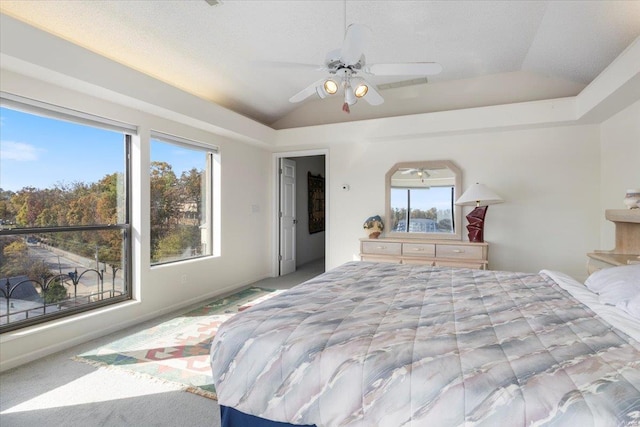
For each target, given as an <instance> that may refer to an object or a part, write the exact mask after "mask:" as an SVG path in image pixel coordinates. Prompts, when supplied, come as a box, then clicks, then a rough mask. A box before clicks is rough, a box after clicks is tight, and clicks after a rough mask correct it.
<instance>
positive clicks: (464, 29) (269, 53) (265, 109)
mask: <svg viewBox="0 0 640 427" xmlns="http://www.w3.org/2000/svg"><path fill="white" fill-rule="evenodd" d="M0 10H1V11H2V13H5V14H7V15H9V16H12V17H14V18H16V19H19V20H22V21H24V22H27V23H29V24H31V25H33V26H35V27H38V28H40V29H43V30H45V31H47V32H50V33H53V34H55V35H57V36H60V37H62V38H64V39H66V40H69V41H71V42H73V43H75V44H78V45H80V46H83V47H85V48H87V49H89V50H91V51H94V52H96V53H99V54H101V55H103V56H106V57H108V58H111V59H113V60H115V61H117V62H120V63H122V64H125V65H127V66H129V67H131V68H134V69H136V70H138V71H141V72H143V73H146V74H148V75H150V76H153V77H155V78H157V79H159V80H162V81H164V82H166V83H169V84H171V85H173V86H176V87H178V88H180V89H183V90H185V91H186V92H189V93H192V94H194V95H197V96H199V97H201V98H204V99H206V100H210V101H212V102H215V103H217V104H219V105H222V106H224V107H226V108H228V109H230V110H233V111H235V112H238V113H240V114H242V115H245V116H247V117H250V118H253V119H255V120H256V121H258V122H260V123H263V124H266V125H269V126H272V127H274V128H276V129H280V128H291V127H299V126H307V125H313V124H322V123H333V122H341V121H350V120H361V119H367V118H377V117H385V116H397V115H405V114H415V113H423V112H431V111H443V110H451V109H458V108H468V107H476V106H485V105H496V104H507V103H513V102H522V101H532V100H538V99H551V98H560V97H566V96H574V95H576V94H578V93H579V92H580V91H581V90H582V89H583V88H584V87H585V86H586V85H587V84H589V83H590V82H591V81H592V80H593V79H594V78H595V77H596V76H598V74H600V73H601V72H602V71H603V70H604V69H605V68H606V67H607V65H609V64H610V63H611V62H612V61H613V60H614V59H615V58H616V57H617V56H618V55H619V54H620V53H621V52H622V51H623V50H624V49H625V48H626V47H627V46H628V45H630V44H631V42H632V41H633V40H634V39H636V38H637V37H638V36H640V1H634V0H628V1H561V0H556V1H388V0H379V1H363V0H360V1H347V2H346V3H345V1H343V0H339V1H332V0H323V1H311V0H292V1H284V0H282V1H264V0H261V1H248V0H223V1H222V4H219V5H216V6H210V5H209V4H208V3H207V2H206V1H205V0H189V1H182V0H179V1H170V0H163V1H126V0H118V1H115V0H112V1H93V0H90V1H83V0H73V1H63V0H58V1H34V0H31V1H11V0H2V1H0ZM352 22H358V23H360V24H364V25H367V26H368V27H369V28H371V29H372V30H373V37H372V38H371V41H370V45H369V46H368V47H367V48H366V49H365V55H366V58H367V63H376V62H414V61H435V62H439V63H440V64H442V66H443V72H442V73H441V74H439V75H436V76H430V77H429V81H428V83H424V82H423V83H419V84H415V82H414V84H412V85H410V86H402V87H396V88H386V89H382V90H381V94H382V96H383V97H384V98H385V103H384V104H382V105H381V106H376V107H374V106H370V105H368V104H367V103H366V102H364V101H360V102H359V103H358V104H357V105H354V106H352V108H351V114H346V113H343V112H342V111H341V103H342V100H341V99H337V98H331V99H329V98H328V99H324V100H320V99H319V98H317V97H315V96H314V97H312V98H310V99H308V100H306V101H304V102H302V103H300V104H291V103H289V101H288V99H289V98H290V97H291V96H292V95H293V94H295V93H296V92H298V91H300V90H301V89H303V88H304V87H306V86H307V85H309V84H310V83H312V82H313V81H315V80H317V79H319V78H321V77H322V76H323V74H318V72H316V71H313V70H307V69H304V70H302V69H286V68H278V67H273V66H268V65H266V64H264V62H266V61H285V62H296V63H305V64H319V65H321V64H322V63H323V61H324V58H325V55H326V54H327V52H328V51H330V50H332V49H335V48H338V47H340V45H341V44H342V39H343V37H344V29H345V23H346V24H349V23H352ZM407 79H415V77H404V78H396V79H395V80H391V79H389V78H386V79H382V78H376V77H373V78H371V79H370V80H371V81H373V83H376V84H388V83H392V82H395V81H400V80H407Z"/></svg>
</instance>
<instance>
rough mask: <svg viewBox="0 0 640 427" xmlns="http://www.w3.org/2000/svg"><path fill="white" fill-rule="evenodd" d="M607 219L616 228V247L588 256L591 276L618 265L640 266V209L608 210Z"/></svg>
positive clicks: (597, 251)
mask: <svg viewBox="0 0 640 427" xmlns="http://www.w3.org/2000/svg"><path fill="white" fill-rule="evenodd" d="M605 218H606V219H608V220H609V221H612V222H613V223H614V224H615V226H616V247H615V248H614V249H612V250H609V251H599V250H596V251H594V252H592V253H589V254H587V256H588V257H589V262H588V263H587V271H588V272H589V274H591V273H593V272H594V271H597V270H600V269H602V268H607V267H613V266H616V265H627V264H640V209H608V210H606V211H605Z"/></svg>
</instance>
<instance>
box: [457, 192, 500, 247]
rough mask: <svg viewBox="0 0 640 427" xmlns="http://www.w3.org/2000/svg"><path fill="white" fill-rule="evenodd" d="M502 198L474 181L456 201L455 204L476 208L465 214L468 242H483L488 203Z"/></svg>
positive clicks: (491, 203) (497, 201)
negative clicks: (467, 223)
mask: <svg viewBox="0 0 640 427" xmlns="http://www.w3.org/2000/svg"><path fill="white" fill-rule="evenodd" d="M502 202H504V200H502V198H501V197H500V196H498V195H497V194H496V193H494V192H493V191H491V190H489V189H488V188H487V187H486V186H484V185H483V184H479V183H477V182H476V183H475V184H474V185H472V186H471V187H469V188H468V189H467V191H465V192H464V194H463V195H462V196H460V198H459V199H458V200H457V201H456V205H460V206H473V205H475V206H476V208H475V209H474V210H472V211H471V213H469V215H467V221H469V225H467V230H468V231H469V241H470V242H484V217H485V215H486V213H487V209H488V207H489V205H495V204H497V203H502Z"/></svg>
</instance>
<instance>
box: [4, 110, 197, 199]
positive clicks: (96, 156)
mask: <svg viewBox="0 0 640 427" xmlns="http://www.w3.org/2000/svg"><path fill="white" fill-rule="evenodd" d="M122 141H123V136H122V134H120V133H117V132H112V131H108V130H102V129H96V128H93V127H90V126H82V125H78V124H75V123H69V122H64V121H60V120H55V119H50V118H46V117H41V116H36V115H31V114H27V113H23V112H19V111H15V110H11V109H7V108H0V188H2V189H3V190H11V191H18V190H20V189H22V188H24V187H28V186H31V187H35V188H40V189H44V188H52V187H53V186H54V185H56V184H65V185H69V184H73V183H74V182H84V183H87V184H88V183H93V182H96V181H99V180H100V179H102V178H103V177H104V176H105V175H108V174H112V173H114V172H123V171H124V164H123V157H124V156H123V150H124V144H123V142H122ZM152 156H153V157H152V160H158V161H167V162H168V163H170V164H171V165H172V167H173V171H174V172H175V173H176V175H177V176H180V174H181V173H182V171H184V170H188V169H190V168H191V167H193V166H194V165H198V166H200V167H203V166H204V156H203V155H202V152H198V151H192V150H186V149H183V148H179V147H176V146H173V145H170V144H162V143H155V144H153V149H152Z"/></svg>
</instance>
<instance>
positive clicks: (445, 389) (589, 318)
mask: <svg viewBox="0 0 640 427" xmlns="http://www.w3.org/2000/svg"><path fill="white" fill-rule="evenodd" d="M211 365H212V369H213V378H214V383H215V385H216V389H217V393H218V399H219V403H220V404H221V405H225V406H229V407H234V408H236V409H238V410H240V411H242V412H244V413H248V414H252V415H256V416H259V417H262V418H266V419H269V420H274V421H283V422H288V423H292V424H315V425H317V426H366V427H371V426H393V427H398V426H476V425H478V426H519V425H522V426H525V425H526V426H538V425H553V426H580V427H586V426H631V425H640V345H639V343H638V342H636V341H635V340H633V339H632V338H631V337H629V336H627V335H625V334H624V333H623V332H621V331H619V330H617V329H615V328H613V327H612V326H611V325H609V324H608V323H607V322H606V321H604V320H603V319H601V318H600V317H599V316H598V315H597V314H595V313H594V312H593V311H591V310H590V309H589V308H587V307H586V306H585V305H583V304H581V303H580V302H579V301H577V300H576V299H574V298H573V297H572V296H571V295H570V294H569V293H567V292H566V291H565V290H563V289H562V288H560V287H559V286H558V285H557V284H556V283H555V282H554V281H553V280H552V279H551V278H550V277H548V276H546V275H544V274H525V273H509V272H500V271H481V270H468V269H454V268H438V267H426V266H411V265H395V264H384V263H367V262H353V263H348V264H345V265H343V266H341V267H338V268H337V269H334V270H332V271H329V272H327V273H325V274H323V275H321V276H319V277H317V278H315V279H312V280H311V281H308V282H306V283H304V284H302V285H299V286H297V287H295V288H293V289H291V290H289V291H287V292H285V293H283V294H281V295H279V296H277V297H274V298H273V299H271V300H269V301H266V302H264V303H262V304H259V305H257V306H255V307H253V308H252V309H250V310H247V311H245V312H243V313H241V314H239V315H237V316H234V317H233V318H231V319H230V320H229V321H227V322H226V323H225V324H223V325H222V327H221V328H220V330H219V331H218V333H217V335H216V337H215V339H214V341H213V343H212V347H211Z"/></svg>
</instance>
